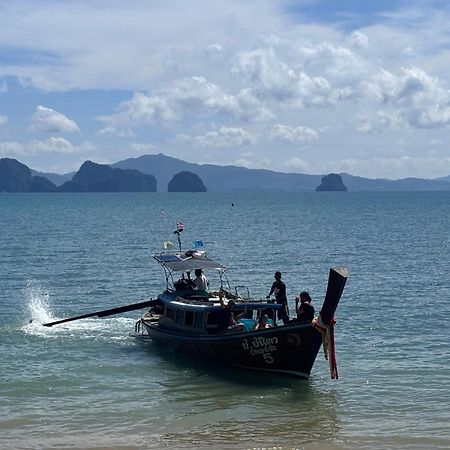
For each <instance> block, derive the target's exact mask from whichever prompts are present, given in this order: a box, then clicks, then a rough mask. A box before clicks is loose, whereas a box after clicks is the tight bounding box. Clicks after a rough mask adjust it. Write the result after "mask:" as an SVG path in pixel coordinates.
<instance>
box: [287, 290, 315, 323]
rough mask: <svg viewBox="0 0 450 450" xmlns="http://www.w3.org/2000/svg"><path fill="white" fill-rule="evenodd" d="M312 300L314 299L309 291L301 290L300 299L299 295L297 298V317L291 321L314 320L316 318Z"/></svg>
mask: <svg viewBox="0 0 450 450" xmlns="http://www.w3.org/2000/svg"><path fill="white" fill-rule="evenodd" d="M299 301H300V304H299ZM311 302H312V300H311V297H310V295H309V293H308V292H306V291H303V292H300V299H299V298H298V297H297V298H296V299H295V311H296V313H297V318H296V319H293V320H291V322H305V323H307V322H312V320H313V319H314V306H313V305H311Z"/></svg>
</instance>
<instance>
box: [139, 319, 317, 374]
mask: <svg viewBox="0 0 450 450" xmlns="http://www.w3.org/2000/svg"><path fill="white" fill-rule="evenodd" d="M142 324H143V326H144V328H145V331H146V333H147V334H146V335H148V337H150V338H151V339H152V341H153V342H154V343H155V344H156V345H158V346H159V347H162V348H165V349H168V350H171V351H175V352H180V353H184V354H187V355H190V356H193V357H196V358H202V359H204V360H208V361H213V362H215V363H220V364H225V365H230V366H234V367H240V368H244V369H251V370H259V371H266V372H278V373H280V374H285V375H291V376H294V377H298V378H308V377H309V375H310V373H311V369H312V366H313V364H314V361H315V359H316V357H317V353H318V352H319V349H320V347H321V344H322V336H321V334H320V333H319V332H318V331H316V329H315V328H314V327H313V326H312V325H311V324H309V323H306V324H298V323H292V324H288V325H283V326H279V327H273V328H268V329H265V330H262V331H252V332H246V333H227V334H220V335H191V334H181V333H178V332H173V331H171V330H170V329H167V328H163V327H160V326H159V325H158V323H156V322H155V323H149V322H145V321H142ZM136 337H138V338H139V334H136Z"/></svg>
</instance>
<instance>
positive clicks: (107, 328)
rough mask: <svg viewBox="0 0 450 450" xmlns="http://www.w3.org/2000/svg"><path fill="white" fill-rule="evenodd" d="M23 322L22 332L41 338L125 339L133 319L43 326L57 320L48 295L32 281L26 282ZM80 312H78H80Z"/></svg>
mask: <svg viewBox="0 0 450 450" xmlns="http://www.w3.org/2000/svg"><path fill="white" fill-rule="evenodd" d="M25 301H26V305H25V306H26V308H25V310H26V317H27V318H29V321H28V323H27V324H25V325H24V326H23V327H22V331H23V332H24V333H26V334H30V335H37V336H42V337H57V336H61V335H65V336H66V337H76V338H86V339H92V338H101V336H103V337H104V338H107V339H109V340H122V339H126V338H128V333H129V332H130V331H132V330H133V327H134V323H135V321H136V319H132V318H126V317H114V318H112V317H111V318H105V319H83V320H78V321H74V322H68V323H65V324H61V325H57V326H54V327H44V326H43V324H44V323H48V322H54V321H56V320H59V319H61V317H56V316H55V315H54V314H53V312H52V309H51V306H50V295H49V293H48V292H45V290H44V288H43V287H42V286H41V285H39V283H37V282H35V281H29V282H28V283H27V287H26V290H25ZM80 313H82V312H80Z"/></svg>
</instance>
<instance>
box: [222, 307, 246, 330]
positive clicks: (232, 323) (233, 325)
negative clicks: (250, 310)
mask: <svg viewBox="0 0 450 450" xmlns="http://www.w3.org/2000/svg"><path fill="white" fill-rule="evenodd" d="M235 305H236V302H235V301H234V300H230V301H229V302H228V304H227V306H226V309H227V313H228V314H229V316H230V318H229V322H228V328H227V332H228V333H235V332H241V331H245V325H244V324H243V323H239V320H240V319H241V317H242V316H243V315H244V313H245V312H244V311H243V312H242V313H241V314H235V313H234V307H235Z"/></svg>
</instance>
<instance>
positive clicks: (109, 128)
mask: <svg viewBox="0 0 450 450" xmlns="http://www.w3.org/2000/svg"><path fill="white" fill-rule="evenodd" d="M97 135H98V136H115V137H120V138H129V137H133V136H135V134H134V132H133V130H132V129H131V128H116V127H115V126H114V125H106V127H103V128H101V129H100V130H98V131H97Z"/></svg>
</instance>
